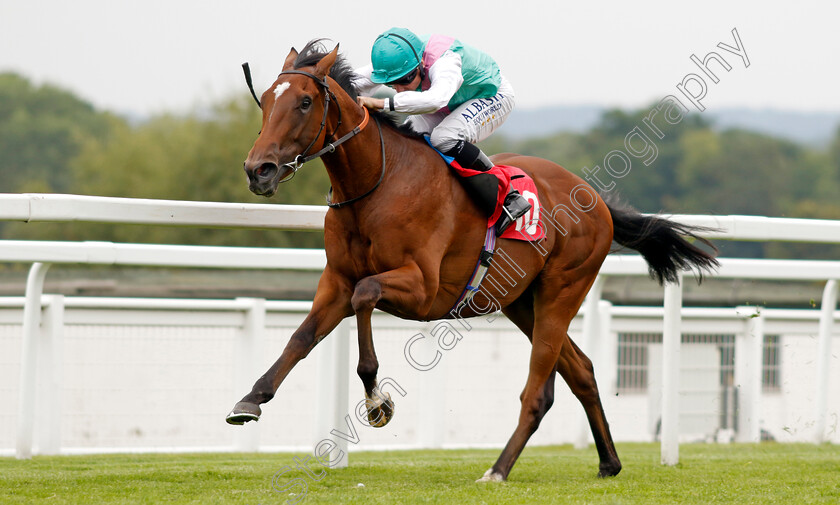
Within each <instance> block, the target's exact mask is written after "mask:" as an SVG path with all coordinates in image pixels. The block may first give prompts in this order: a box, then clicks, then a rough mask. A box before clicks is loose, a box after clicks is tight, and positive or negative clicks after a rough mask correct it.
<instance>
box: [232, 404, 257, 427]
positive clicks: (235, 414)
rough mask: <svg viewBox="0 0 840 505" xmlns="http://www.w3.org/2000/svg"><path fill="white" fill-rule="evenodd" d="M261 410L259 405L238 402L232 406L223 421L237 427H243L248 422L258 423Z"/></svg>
mask: <svg viewBox="0 0 840 505" xmlns="http://www.w3.org/2000/svg"><path fill="white" fill-rule="evenodd" d="M261 414H262V410H260V406H259V405H255V404H253V403H248V402H239V403H237V404H236V405H234V406H233V410H231V411H230V414H228V415H227V417H226V418H225V421H227V423H228V424H235V425H237V426H239V425H243V424H245V423H247V422H248V421H259V420H260V415H261Z"/></svg>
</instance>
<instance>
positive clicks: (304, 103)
mask: <svg viewBox="0 0 840 505" xmlns="http://www.w3.org/2000/svg"><path fill="white" fill-rule="evenodd" d="M309 107H312V99H311V98H309V97H306V98H304V99H303V100H301V102H300V110H303V111H306V110H309Z"/></svg>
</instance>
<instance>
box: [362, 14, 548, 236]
mask: <svg viewBox="0 0 840 505" xmlns="http://www.w3.org/2000/svg"><path fill="white" fill-rule="evenodd" d="M370 59H371V63H372V64H371V65H367V66H365V67H362V68H360V69H357V70H356V74H357V78H356V80H355V84H356V87H357V89H358V90H359V95H368V96H359V104H360V105H362V106H365V107H367V108H369V109H373V110H383V111H392V112H400V113H403V114H408V115H409V117H408V119H407V122H408V124H409V125H410V126H411V128H412V129H413V130H414V131H416V132H418V133H424V134H427V135H430V143H431V144H432V145H433V146H434V147H435V148H436V149H437V150H439V151H440V152H442V153H443V154H445V155H447V156H451V157H453V158H455V161H457V162H458V164H460V165H461V167H463V168H465V169H467V170H464V171H463V172H462V173H459V172H458V170H457V169H456V174H457V175H458V176H459V178H460V180H461V182H462V183H463V186H464V188H465V189H466V190H467V192H468V193H469V194H470V196H471V197H472V198H473V199H474V200H475V201H476V203H477V204H478V206H479V208H481V210H482V211H483V212H484V213H485V214H487V216H488V217H490V216H492V215H493V214H494V213H495V211H496V199H497V195H498V190H499V188H500V187H501V188H502V189H503V190H504V189H505V188H509V187H510V179H509V178H507V179H506V177H509V176H505V175H504V174H502V172H501V171H500V170H493V171H492V172H490V171H491V169H492V168H493V166H494V165H493V162H492V161H490V158H488V157H487V155H486V154H484V153H483V152H482V151H481V150H480V149H479V148H478V147H476V146H475V143H477V142H479V141H481V140H484V139H485V138H487V137H488V136H490V134H491V133H493V131H495V130H496V129H497V128H498V127H499V126H501V124H502V123H503V122H504V121H505V120H506V119H507V117H508V115H509V114H510V112H511V111H512V110H513V106H514V93H513V88H512V87H511V85H510V83H509V82H508V81H507V79H505V77H504V76H503V75H502V74H501V72H500V71H499V67H498V65H496V62H495V61H494V60H493V59H492V58H491V57H490V56H488V55H487V54H485V53H483V52H481V51H478V50H477V49H474V48H472V47H470V46H466V45H464V44H461V43H460V42H459V41H458V40H456V39H453V38H451V37H446V36H443V35H431V36H429V37H425V38H422V39H421V38H420V37H418V36H417V35H415V34H414V33H412V32H411V31H409V30H407V29H405V28H391V29H390V30H387V31H385V32H384V33H382V34H381V35H380V36H379V37H377V39H376V41H375V42H374V43H373V49H372V50H371V56H370ZM381 85H386V86H389V87H391V88H393V89H394V90H396V92H397V93H396V94H395V95H394V96H392V97H390V98H384V99H383V98H373V97H371V96H369V95H371V94H373V92H374V91H375V90H376V89H377V88H378V87H379V86H381ZM481 172H488V173H481ZM530 208H531V204H530V203H528V200H527V199H525V198H524V197H523V196H522V195H521V194H519V192H518V191H516V190H515V189H511V190H510V191H509V192H508V193H507V195H506V196H505V201H504V206H503V211H502V213H501V215H500V217H499V220H498V221H497V223H496V233H497V236H500V235H501V234H502V233H503V232H504V230H505V229H506V228H507V227H508V226H510V225H511V224H512V223H513V222H514V221H515V220H516V219H517V218H519V217H520V216H522V215H524V214H525V213H526V212H528V210H530Z"/></svg>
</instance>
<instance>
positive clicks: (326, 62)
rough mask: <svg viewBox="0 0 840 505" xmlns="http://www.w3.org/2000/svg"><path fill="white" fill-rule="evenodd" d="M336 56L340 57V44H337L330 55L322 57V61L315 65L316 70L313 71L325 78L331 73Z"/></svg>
mask: <svg viewBox="0 0 840 505" xmlns="http://www.w3.org/2000/svg"><path fill="white" fill-rule="evenodd" d="M336 58H338V44H336V45H335V49H333V50H332V51H331V52H330V53H329V54H328V55H326V56H324V57H323V58H321V61H319V62H318V63H317V64H316V65H315V71H314V72H313V73H314V74H315V75H317V76H318V77H320V78H321V79H323V78H324V77H326V76H327V74H329V73H330V69H331V68H332V66H333V65H334V64H335V60H336Z"/></svg>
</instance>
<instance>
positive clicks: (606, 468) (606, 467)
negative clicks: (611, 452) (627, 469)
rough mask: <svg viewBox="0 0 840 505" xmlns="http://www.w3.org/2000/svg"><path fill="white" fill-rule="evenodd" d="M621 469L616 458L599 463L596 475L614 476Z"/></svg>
mask: <svg viewBox="0 0 840 505" xmlns="http://www.w3.org/2000/svg"><path fill="white" fill-rule="evenodd" d="M620 471H621V463H620V462H619V461H618V460H616V461H613V462H610V463H601V465H600V468H599V469H598V477H615V476H616V475H618V472H620Z"/></svg>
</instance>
